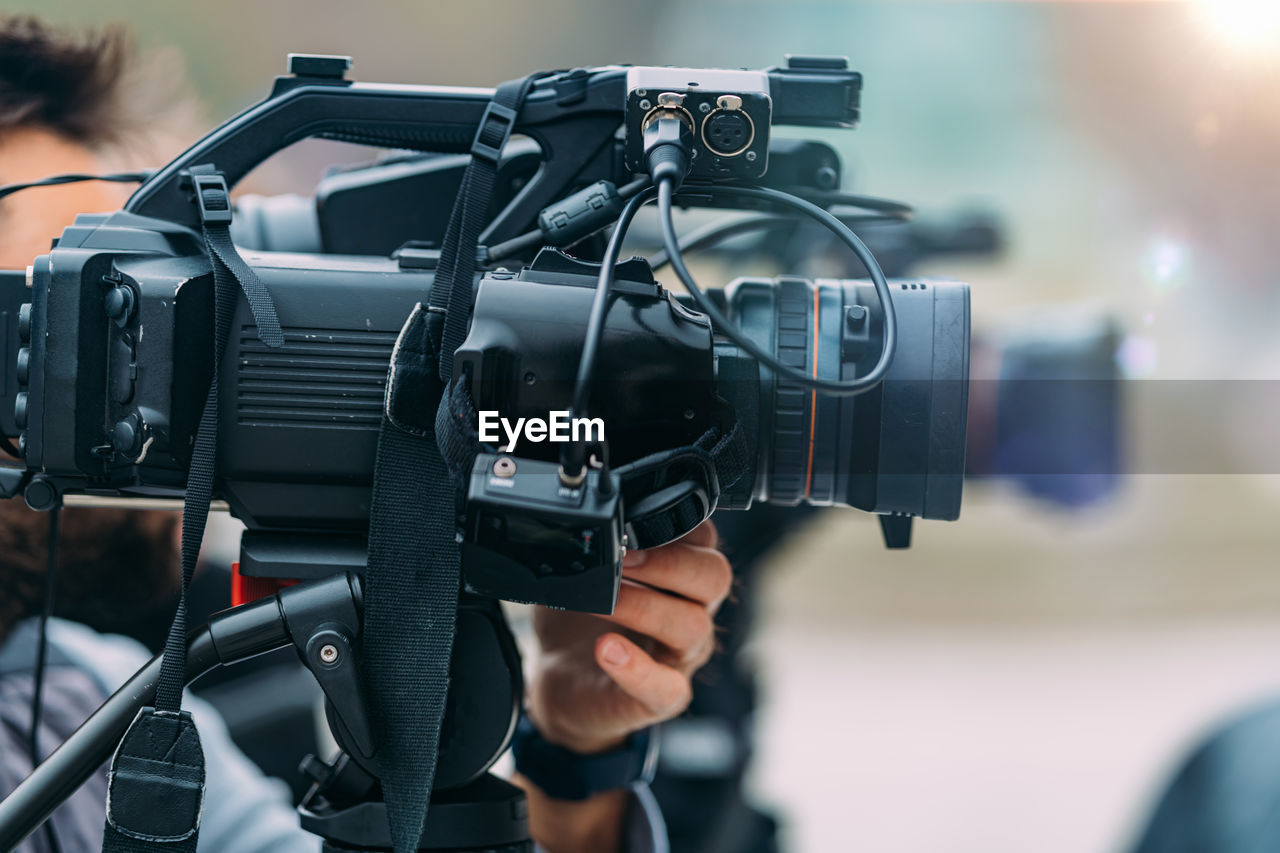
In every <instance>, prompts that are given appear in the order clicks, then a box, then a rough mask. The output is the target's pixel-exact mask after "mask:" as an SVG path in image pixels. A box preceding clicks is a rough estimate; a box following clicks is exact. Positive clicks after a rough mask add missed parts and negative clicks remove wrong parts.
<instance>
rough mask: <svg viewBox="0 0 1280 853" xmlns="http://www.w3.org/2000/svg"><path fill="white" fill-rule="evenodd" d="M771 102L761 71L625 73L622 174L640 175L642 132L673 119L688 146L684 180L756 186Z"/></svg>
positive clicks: (765, 155)
mask: <svg viewBox="0 0 1280 853" xmlns="http://www.w3.org/2000/svg"><path fill="white" fill-rule="evenodd" d="M772 112H773V101H772V99H771V97H770V94H769V75H768V74H766V73H765V72H763V71H728V70H719V69H706V68H652V67H639V68H632V69H630V70H629V71H628V72H627V104H626V119H625V121H626V134H627V138H626V159H627V168H629V169H630V170H631V171H633V172H636V173H641V172H644V171H645V168H646V167H645V162H644V131H645V128H647V127H648V126H649V124H650V123H652V122H653V121H655V120H657V119H658V118H663V117H674V118H676V119H678V120H679V121H680V122H681V123H682V124H683V125H684V126H685V127H686V128H687V129H688V131H689V136H690V137H691V138H692V140H693V144H692V155H693V156H692V161H691V162H690V164H689V175H688V178H687V180H691V181H699V180H701V181H728V180H756V179H758V178H761V177H763V176H764V173H765V170H766V169H767V168H768V167H769V124H770V121H771V117H772Z"/></svg>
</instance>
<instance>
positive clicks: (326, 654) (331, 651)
mask: <svg viewBox="0 0 1280 853" xmlns="http://www.w3.org/2000/svg"><path fill="white" fill-rule="evenodd" d="M337 659H338V647H337V646H335V645H334V644H333V643H325V644H324V645H323V646H321V647H320V660H321V661H322V662H323V663H333V662H334V661H336V660H337Z"/></svg>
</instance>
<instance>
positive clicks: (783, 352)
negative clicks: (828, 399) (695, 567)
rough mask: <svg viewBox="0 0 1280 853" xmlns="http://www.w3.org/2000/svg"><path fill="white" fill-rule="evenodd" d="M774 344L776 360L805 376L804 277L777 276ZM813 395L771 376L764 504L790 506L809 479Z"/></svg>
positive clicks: (809, 318) (809, 311)
mask: <svg viewBox="0 0 1280 853" xmlns="http://www.w3.org/2000/svg"><path fill="white" fill-rule="evenodd" d="M777 300H778V301H777V305H776V310H775V311H774V317H776V318H777V326H776V329H775V332H776V334H775V337H774V340H775V341H776V342H777V344H776V354H777V357H778V360H779V361H781V362H782V363H783V364H786V365H789V366H791V367H794V368H796V369H798V370H803V371H804V372H805V373H810V372H811V369H812V364H811V346H810V345H811V341H812V337H813V327H812V324H813V322H814V318H813V286H812V285H811V284H810V283H809V282H808V281H806V280H805V279H799V278H779V279H778V289H777ZM812 400H813V392H812V391H810V390H809V389H808V388H805V387H804V386H803V385H801V384H799V383H798V382H792V381H790V380H787V379H782V378H776V381H775V390H774V415H773V436H772V439H773V459H772V463H773V464H772V466H771V469H772V475H771V476H770V478H769V502H770V503H781V504H796V503H799V502H800V500H801V499H803V498H804V496H805V492H806V490H807V486H808V481H809V464H808V463H809V428H810V422H811V418H812V417H813V412H812Z"/></svg>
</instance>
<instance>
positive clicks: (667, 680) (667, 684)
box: [596, 633, 693, 725]
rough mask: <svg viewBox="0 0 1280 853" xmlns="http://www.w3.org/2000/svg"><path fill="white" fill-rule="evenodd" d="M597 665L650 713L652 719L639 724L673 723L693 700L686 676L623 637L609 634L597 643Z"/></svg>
mask: <svg viewBox="0 0 1280 853" xmlns="http://www.w3.org/2000/svg"><path fill="white" fill-rule="evenodd" d="M596 663H597V664H599V666H600V668H601V669H602V670H604V672H605V674H606V675H608V676H609V677H610V678H611V679H613V682H614V683H615V684H617V685H618V687H620V688H621V689H622V692H624V693H626V694H627V695H628V696H630V697H631V698H632V699H634V700H636V702H638V703H639V704H640V706H641V708H643V710H644V711H645V712H646V713H647V715H648V716H649V718H648V719H637V720H636V721H635V722H636V723H637V724H640V725H650V724H652V723H658V722H662V721H664V720H669V719H671V718H672V717H674V716H675V715H677V714H679V713H680V712H681V711H683V710H684V709H685V708H686V707H688V705H689V701H690V700H691V699H692V698H693V689H692V687H691V686H690V684H689V679H688V678H687V677H686V676H684V675H682V674H681V673H680V672H678V671H677V670H675V669H672V668H671V667H669V666H664V665H663V664H660V663H658V662H657V661H655V660H654V659H653V658H652V657H650V656H649V655H648V654H646V653H645V651H644V650H643V649H641V648H640V647H639V646H637V645H636V644H635V643H633V642H631V641H630V640H628V639H627V638H626V637H623V636H622V635H620V634H614V633H607V634H603V635H601V636H600V638H599V639H597V640H596Z"/></svg>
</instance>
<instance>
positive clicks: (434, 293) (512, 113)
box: [431, 71, 546, 382]
mask: <svg viewBox="0 0 1280 853" xmlns="http://www.w3.org/2000/svg"><path fill="white" fill-rule="evenodd" d="M545 76H546V72H542V71H539V72H536V73H533V74H530V75H529V76H528V77H521V78H520V79H518V80H508V81H507V82H505V83H503V84H502V85H500V86H498V88H497V89H496V90H495V91H494V93H493V100H492V101H490V102H489V106H487V107H486V108H485V111H484V115H483V116H482V117H481V119H480V126H479V127H478V128H477V129H476V135H475V140H474V141H473V142H472V143H471V162H470V163H468V164H467V170H466V172H465V173H464V174H463V176H462V185H461V186H460V187H459V189H458V197H457V200H456V201H455V202H454V204H453V211H452V213H450V215H449V227H448V229H447V230H446V231H445V235H444V244H443V245H442V246H441V248H440V263H439V265H438V266H437V267H436V277H435V281H434V283H433V284H432V286H431V307H432V308H438V309H447V314H446V319H445V324H444V333H443V339H442V342H441V346H440V381H442V382H448V381H449V380H450V379H452V378H453V354H454V352H456V351H457V349H458V347H460V346H462V341H463V340H464V339H465V338H466V336H467V324H468V322H469V321H470V319H471V303H472V300H473V298H474V287H475V273H476V246H477V245H478V244H479V242H480V232H481V231H483V230H484V227H485V225H486V224H487V223H488V221H489V207H490V205H491V204H492V202H493V185H494V181H495V179H496V178H497V175H498V160H499V158H500V157H501V156H502V149H503V146H505V145H506V144H507V140H508V139H509V138H510V137H511V130H512V128H514V127H515V125H516V117H517V116H518V115H519V114H520V107H521V106H523V104H524V99H525V97H526V96H527V95H528V94H529V90H530V89H532V88H533V84H534V83H535V82H536V81H537V80H538V79H539V78H541V77H545Z"/></svg>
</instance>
